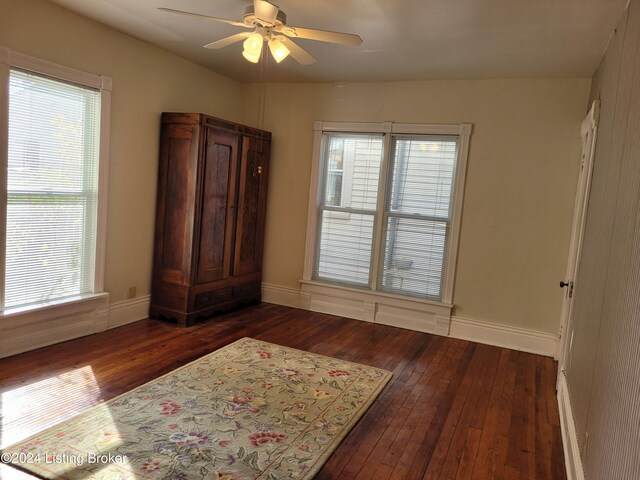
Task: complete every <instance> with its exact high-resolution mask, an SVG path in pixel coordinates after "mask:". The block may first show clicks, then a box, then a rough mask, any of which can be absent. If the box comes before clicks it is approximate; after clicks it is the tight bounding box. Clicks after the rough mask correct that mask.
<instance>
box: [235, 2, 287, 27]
mask: <svg viewBox="0 0 640 480" xmlns="http://www.w3.org/2000/svg"><path fill="white" fill-rule="evenodd" d="M242 21H243V22H244V24H245V25H248V26H263V27H280V26H283V25H286V24H287V14H286V13H284V12H283V11H282V10H278V14H277V15H276V21H275V22H274V25H271V24H270V23H268V22H266V21H265V20H262V19H260V18H258V17H256V13H255V10H254V8H253V5H249V6H247V7H246V8H245V9H244V15H242Z"/></svg>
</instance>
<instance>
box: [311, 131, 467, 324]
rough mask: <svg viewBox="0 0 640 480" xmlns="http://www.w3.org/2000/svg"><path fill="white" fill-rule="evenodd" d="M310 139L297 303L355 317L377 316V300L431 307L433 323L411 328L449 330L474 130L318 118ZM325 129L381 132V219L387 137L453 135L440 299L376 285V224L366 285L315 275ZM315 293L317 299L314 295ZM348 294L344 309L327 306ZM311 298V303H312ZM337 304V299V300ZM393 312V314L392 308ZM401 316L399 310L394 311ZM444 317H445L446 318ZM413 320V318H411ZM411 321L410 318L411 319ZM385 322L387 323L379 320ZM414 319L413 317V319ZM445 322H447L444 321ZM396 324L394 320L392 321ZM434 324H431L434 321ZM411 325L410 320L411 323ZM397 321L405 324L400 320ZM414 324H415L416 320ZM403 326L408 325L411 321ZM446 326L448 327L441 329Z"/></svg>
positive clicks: (378, 215)
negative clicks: (455, 146)
mask: <svg viewBox="0 0 640 480" xmlns="http://www.w3.org/2000/svg"><path fill="white" fill-rule="evenodd" d="M313 129H314V140H313V157H312V167H311V180H310V188H309V207H308V211H307V232H306V244H305V261H304V271H303V277H302V279H301V280H300V283H301V284H302V293H301V305H302V306H303V307H306V308H309V309H311V310H317V311H325V312H328V313H334V314H342V315H343V316H348V317H351V318H359V319H363V320H369V321H377V320H376V316H377V311H378V310H379V308H378V305H386V306H390V305H393V308H395V309H397V308H400V309H402V308H403V306H404V307H406V309H409V310H414V311H420V312H432V313H433V315H434V316H435V317H437V318H435V320H436V321H435V323H434V324H433V325H432V326H431V327H429V326H422V327H420V326H417V327H416V328H414V329H417V330H422V331H433V332H435V333H443V334H448V321H449V319H450V314H451V309H452V308H453V304H452V302H453V287H454V280H455V272H456V264H457V257H458V246H459V239H460V224H461V219H462V201H463V197H464V185H465V177H466V171H467V157H468V153H469V140H470V136H471V131H472V125H471V124H470V123H461V124H453V125H446V124H414V123H394V122H381V123H377V122H376V123H373V122H372V123H369V122H365V123H351V122H324V121H316V122H314V124H313ZM323 133H371V134H376V133H381V134H383V135H384V147H383V159H382V162H383V163H382V166H381V170H380V171H381V175H380V180H379V182H380V184H379V186H378V202H377V210H376V218H377V220H378V221H382V219H384V218H385V199H384V198H383V195H384V192H385V191H386V189H387V188H386V187H387V186H386V183H387V181H388V176H389V175H388V173H387V172H388V167H389V161H390V158H389V153H390V149H391V141H392V136H393V135H412V134H413V135H443V136H457V137H458V138H459V143H458V158H457V166H456V176H455V180H454V192H453V198H452V206H451V212H452V214H451V223H450V230H449V233H448V235H447V244H446V252H447V257H446V262H445V265H444V268H443V277H444V278H443V284H442V288H443V290H442V300H441V301H435V300H429V299H423V298H416V297H410V296H406V295H399V294H395V293H387V292H383V291H380V290H378V276H379V275H380V271H381V265H380V262H381V259H382V251H381V248H383V244H384V239H383V238H382V235H383V230H384V229H383V228H378V227H375V228H374V238H373V252H372V264H371V268H370V276H371V277H372V279H371V281H370V284H369V286H368V287H366V288H362V289H361V288H357V287H356V288H354V287H353V286H346V285H344V286H343V285H339V284H333V283H329V282H324V281H320V280H314V279H313V275H314V270H315V261H316V251H317V248H318V245H317V243H318V238H317V234H318V228H319V223H318V222H319V219H318V212H319V211H320V209H319V205H320V202H321V201H322V198H321V195H322V193H323V192H322V189H321V187H322V185H320V184H319V181H320V179H321V176H322V172H321V168H322V151H321V149H322V136H323ZM314 298H315V300H314ZM332 298H333V299H342V300H344V301H345V302H346V301H347V299H349V301H352V300H353V302H352V303H351V304H350V305H349V306H348V307H345V308H342V307H337V308H333V307H329V306H328V305H329V303H331V301H332V300H331V299H332ZM314 301H315V306H316V307H317V308H314ZM337 301H338V303H339V302H340V300H337ZM360 303H362V312H361V311H360ZM394 315H395V313H394ZM397 315H399V316H401V315H403V314H401V313H398V314H397ZM445 318H446V319H447V320H446V322H444V321H443V320H444V319H445ZM412 322H413V321H412ZM412 322H409V323H412ZM381 323H388V322H381ZM414 323H415V322H414ZM445 323H446V326H445ZM391 324H396V323H391ZM436 324H437V326H436V327H435V328H432V327H433V326H434V325H436ZM412 325H413V323H412ZM401 326H406V324H403V325H401ZM414 326H415V325H414ZM407 328H412V327H411V326H409V327H407ZM445 330H446V331H445Z"/></svg>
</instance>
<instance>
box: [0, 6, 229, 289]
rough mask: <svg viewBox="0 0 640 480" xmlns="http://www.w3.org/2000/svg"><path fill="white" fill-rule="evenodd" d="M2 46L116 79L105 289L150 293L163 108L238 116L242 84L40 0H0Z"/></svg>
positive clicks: (227, 116)
mask: <svg viewBox="0 0 640 480" xmlns="http://www.w3.org/2000/svg"><path fill="white" fill-rule="evenodd" d="M0 12H1V13H0V45H4V46H6V47H9V48H11V49H13V50H16V51H18V52H20V53H24V54H28V55H32V56H36V57H39V58H42V59H44V60H49V61H52V62H56V63H59V64H62V65H65V66H69V67H73V68H77V69H80V70H83V71H87V72H89V73H99V74H103V75H108V76H110V77H112V78H113V101H112V117H111V145H110V148H111V155H110V167H109V170H110V171H109V216H108V225H107V231H108V233H107V257H106V262H107V264H106V278H105V289H106V291H108V292H109V293H110V294H111V301H112V302H117V301H119V300H124V299H125V298H126V294H127V290H128V287H129V286H137V289H138V295H145V294H149V293H150V282H151V259H152V250H153V228H154V214H155V213H154V212H155V192H156V171H157V164H158V140H159V121H160V112H162V111H203V112H206V113H209V114H211V115H215V116H219V117H224V118H227V119H230V120H241V111H240V109H239V108H236V107H237V105H239V102H240V99H241V86H240V85H239V84H238V83H237V82H234V81H232V80H229V79H227V78H225V77H223V76H221V75H217V74H215V73H213V72H211V71H209V70H206V69H204V68H202V67H199V66H196V65H194V64H193V63H190V62H187V61H186V60H182V59H180V58H178V57H176V56H174V55H172V54H169V53H167V52H166V51H164V50H161V49H159V48H156V47H152V46H151V45H149V44H147V43H144V42H140V41H138V40H135V39H133V38H132V37H130V36H127V35H124V34H122V33H119V32H117V31H115V30H112V29H110V28H107V27H104V26H102V25H100V24H98V23H96V22H93V21H90V20H87V19H85V18H83V17H80V16H78V15H75V14H73V13H70V12H69V11H67V10H64V9H62V8H60V7H58V6H55V5H53V4H51V3H49V2H46V1H44V0H20V1H17V0H0Z"/></svg>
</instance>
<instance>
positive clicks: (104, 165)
mask: <svg viewBox="0 0 640 480" xmlns="http://www.w3.org/2000/svg"><path fill="white" fill-rule="evenodd" d="M11 68H17V69H20V70H24V71H27V72H32V73H35V74H38V75H43V76H46V77H49V78H52V79H55V80H60V81H63V82H70V83H74V84H76V85H79V86H84V87H88V88H92V89H95V90H99V91H100V98H101V105H100V145H99V160H98V161H99V164H98V175H99V178H98V206H97V209H98V211H97V230H96V256H95V266H94V283H93V289H92V292H91V293H87V294H83V295H77V296H75V297H70V298H65V299H62V300H57V301H56V300H54V301H51V302H48V303H42V304H37V305H30V306H27V307H19V308H14V309H8V310H4V309H0V318H4V319H5V321H4V322H3V326H4V327H5V329H6V330H10V329H11V328H12V326H16V325H17V324H18V323H19V322H24V321H25V317H24V315H25V314H29V315H30V317H29V319H27V320H26V321H33V322H38V321H44V320H45V318H44V316H45V315H46V316H47V318H52V317H56V316H59V315H73V314H74V313H78V312H85V313H86V312H87V311H90V310H91V309H92V308H93V309H94V310H96V311H97V310H100V311H99V315H98V317H99V321H98V322H97V323H99V324H100V325H97V326H96V327H95V331H99V330H104V329H105V328H106V322H107V321H108V297H109V295H108V294H107V293H105V292H104V271H105V255H106V233H107V201H108V197H107V192H108V172H109V138H110V136H109V134H110V124H111V90H112V80H111V78H110V77H107V76H104V75H96V74H90V73H85V72H82V71H79V70H76V69H73V68H69V67H66V66H62V65H57V64H55V63H52V62H49V61H46V60H42V59H39V58H36V57H32V56H29V55H24V54H22V53H19V52H16V51H13V50H11V49H9V48H7V47H3V46H0V306H2V307H3V306H4V302H3V298H2V297H3V296H4V269H5V254H6V252H5V249H6V236H5V234H4V232H5V231H6V217H7V201H6V199H7V168H8V154H9V74H10V70H11ZM105 302H106V303H105ZM105 310H106V312H107V313H105ZM12 323H15V325H12ZM103 327H104V328H103ZM85 334H86V333H85ZM49 343H50V342H49ZM27 349H28V348H27ZM3 350H4V349H3ZM2 353H4V352H1V351H0V356H2Z"/></svg>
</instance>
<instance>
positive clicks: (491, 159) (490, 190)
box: [0, 0, 590, 332]
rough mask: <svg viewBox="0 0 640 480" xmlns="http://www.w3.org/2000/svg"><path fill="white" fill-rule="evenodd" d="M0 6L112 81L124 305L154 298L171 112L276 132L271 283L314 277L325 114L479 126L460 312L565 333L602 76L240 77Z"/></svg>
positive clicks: (36, 50) (119, 296) (23, 7)
mask: <svg viewBox="0 0 640 480" xmlns="http://www.w3.org/2000/svg"><path fill="white" fill-rule="evenodd" d="M0 11H2V15H1V16H0V45H5V46H8V47H10V48H12V49H14V50H16V51H19V52H21V53H26V54H29V55H34V56H37V57H40V58H43V59H45V60H49V61H53V62H57V63H60V64H63V65H67V66H71V67H75V68H78V69H81V70H85V71H88V72H91V73H101V74H105V75H109V76H111V77H112V78H113V81H114V92H113V105H112V107H113V115H112V125H111V127H112V129H111V131H112V135H111V163H110V188H109V218H108V238H107V269H106V279H105V280H106V281H105V285H106V290H107V291H109V293H111V295H112V301H113V302H116V301H119V300H123V299H124V298H125V296H126V293H127V289H128V287H129V286H134V285H135V286H137V287H138V295H145V294H147V293H149V287H150V277H151V257H152V245H153V224H154V208H155V181H156V179H155V176H156V169H157V149H158V127H159V125H158V120H159V114H160V112H162V111H202V112H205V113H209V114H212V115H215V116H219V117H223V118H227V119H230V120H235V121H244V122H245V123H248V124H251V125H257V124H258V123H259V125H258V126H261V127H264V128H266V129H268V130H271V131H273V133H274V142H273V154H272V158H273V168H272V173H271V177H270V197H269V206H268V216H269V217H268V222H267V224H268V227H267V238H266V252H265V253H266V254H265V281H266V282H268V283H271V284H275V285H280V286H283V287H289V288H298V279H299V278H300V277H301V275H302V264H303V257H304V235H305V227H306V210H307V201H308V191H309V176H310V163H311V149H312V122H313V120H334V121H401V122H426V123H428V122H432V123H456V122H471V123H473V124H474V134H473V136H472V141H471V150H470V155H469V168H468V181H467V192H466V197H465V202H464V217H463V223H462V234H461V244H460V255H459V267H458V272H457V277H456V287H455V294H454V301H455V304H456V311H455V313H456V314H457V315H460V316H464V317H469V318H473V319H479V320H487V321H494V322H498V323H505V324H509V325H515V326H522V327H528V328H532V329H536V330H540V331H545V332H555V331H556V329H557V324H558V317H559V309H560V300H561V293H562V292H561V291H560V289H559V288H557V287H556V285H557V282H558V280H559V279H560V278H561V277H562V276H563V275H564V268H565V261H566V255H567V246H568V236H569V228H570V219H571V211H572V202H573V195H574V190H575V180H576V178H577V165H578V155H579V137H578V127H579V124H580V121H581V119H582V117H583V114H584V113H585V110H586V104H587V98H588V90H589V84H590V80H589V79H568V80H514V81H510V80H486V81H444V82H437V81H430V82H407V83H384V84H380V83H364V84H347V85H344V86H341V87H340V86H338V85H332V84H322V85H319V84H301V85H298V84H296V85H285V84H274V85H268V86H266V87H264V86H260V87H259V86H256V85H241V84H238V83H236V82H234V81H232V80H229V79H227V78H225V77H223V76H220V75H217V74H215V73H213V72H210V71H208V70H205V69H203V68H201V67H198V66H196V65H194V64H192V63H190V62H187V61H185V60H182V59H179V58H178V57H175V56H173V55H171V54H169V53H167V52H165V51H163V50H160V49H158V48H155V47H152V46H150V45H148V44H146V43H144V42H140V41H137V40H135V39H133V38H132V37H129V36H127V35H124V34H121V33H118V32H116V31H114V30H112V29H109V28H107V27H104V26H102V25H100V24H98V23H96V22H93V21H90V20H87V19H84V18H82V17H79V16H77V15H75V14H72V13H70V12H68V11H66V10H64V9H61V8H59V7H57V6H55V5H52V4H50V3H48V2H46V1H44V0H22V1H13V0H0ZM261 90H263V92H262V93H264V94H265V96H264V98H265V100H266V102H265V111H264V121H260V122H258V121H257V119H258V118H259V115H261V113H262V112H261V111H260V109H259V108H258V96H259V94H260V93H261ZM243 98H244V101H243V100H242V99H243ZM241 103H242V105H243V109H242V111H240V110H239V109H238V108H237V106H238V105H239V104H241Z"/></svg>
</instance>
